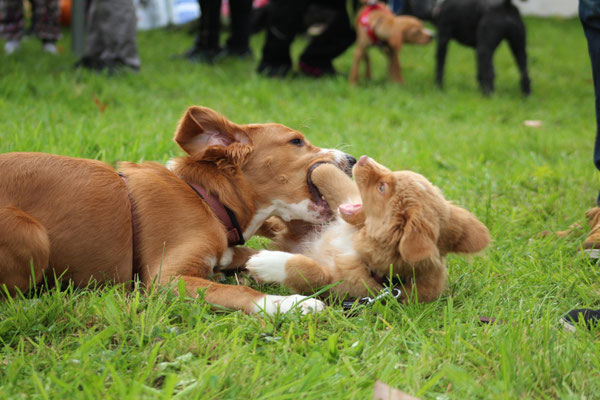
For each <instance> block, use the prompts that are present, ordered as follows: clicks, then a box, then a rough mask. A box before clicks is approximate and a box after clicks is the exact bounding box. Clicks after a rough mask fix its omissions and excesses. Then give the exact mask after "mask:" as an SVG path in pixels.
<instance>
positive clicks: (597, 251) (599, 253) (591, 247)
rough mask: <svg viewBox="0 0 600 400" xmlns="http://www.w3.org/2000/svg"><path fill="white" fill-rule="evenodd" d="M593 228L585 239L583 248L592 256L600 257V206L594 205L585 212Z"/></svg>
mask: <svg viewBox="0 0 600 400" xmlns="http://www.w3.org/2000/svg"><path fill="white" fill-rule="evenodd" d="M585 217H586V218H587V220H588V224H589V226H590V228H591V230H590V233H589V235H588V236H587V237H586V238H585V240H584V241H583V245H582V246H583V248H584V250H585V252H586V253H587V254H588V255H589V256H590V257H591V258H600V208H599V207H594V208H592V209H590V210H588V211H587V212H586V213H585Z"/></svg>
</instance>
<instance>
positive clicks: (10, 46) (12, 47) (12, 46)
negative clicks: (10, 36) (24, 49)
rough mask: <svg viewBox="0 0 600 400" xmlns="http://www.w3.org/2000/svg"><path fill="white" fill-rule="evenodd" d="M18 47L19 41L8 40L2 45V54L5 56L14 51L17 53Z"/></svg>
mask: <svg viewBox="0 0 600 400" xmlns="http://www.w3.org/2000/svg"><path fill="white" fill-rule="evenodd" d="M20 46H21V41H20V40H9V41H7V42H6V43H4V52H5V53H6V54H7V55H9V54H12V53H14V52H15V51H17V50H18V49H19V47H20Z"/></svg>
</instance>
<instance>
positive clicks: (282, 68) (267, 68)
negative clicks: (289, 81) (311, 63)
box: [256, 61, 292, 78]
mask: <svg viewBox="0 0 600 400" xmlns="http://www.w3.org/2000/svg"><path fill="white" fill-rule="evenodd" d="M290 69H292V65H291V64H287V63H286V64H271V63H268V62H265V61H261V62H260V64H258V68H256V72H258V73H259V74H260V75H262V76H266V77H267V78H285V77H286V75H287V74H288V72H290Z"/></svg>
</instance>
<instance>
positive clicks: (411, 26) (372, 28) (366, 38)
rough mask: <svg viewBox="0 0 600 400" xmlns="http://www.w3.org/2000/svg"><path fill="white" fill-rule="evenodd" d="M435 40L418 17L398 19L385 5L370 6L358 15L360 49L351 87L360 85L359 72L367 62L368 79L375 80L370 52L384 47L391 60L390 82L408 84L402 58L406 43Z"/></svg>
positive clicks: (357, 42)
mask: <svg viewBox="0 0 600 400" xmlns="http://www.w3.org/2000/svg"><path fill="white" fill-rule="evenodd" d="M432 39H433V33H432V32H431V31H429V30H428V29H425V27H424V26H423V22H421V21H420V20H419V19H417V18H415V17H410V16H405V15H402V16H396V15H394V13H392V11H390V10H389V9H388V8H387V6H386V5H385V3H377V4H375V5H366V6H364V7H362V8H361V9H360V10H359V12H358V17H357V19H356V47H355V48H354V59H353V62H352V69H351V70H350V83H351V84H356V83H357V82H358V69H359V64H360V61H361V60H364V61H365V65H366V71H365V77H366V79H371V61H370V59H369V53H368V52H367V50H368V48H369V47H370V46H373V45H381V48H382V50H383V51H384V53H385V54H386V56H387V57H388V70H389V75H390V78H391V79H392V80H393V81H395V82H398V83H402V82H404V79H403V78H402V69H401V67H400V62H399V60H398V56H399V53H400V50H401V49H402V46H403V45H404V43H415V44H427V43H429V42H431V40H432Z"/></svg>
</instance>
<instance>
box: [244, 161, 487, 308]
mask: <svg viewBox="0 0 600 400" xmlns="http://www.w3.org/2000/svg"><path fill="white" fill-rule="evenodd" d="M353 171H354V176H355V179H356V185H357V187H358V190H359V192H360V197H361V198H362V205H361V204H357V203H350V204H341V205H340V206H339V212H340V218H337V219H336V220H334V221H333V222H332V223H330V224H329V225H327V226H326V227H324V228H323V230H322V231H320V232H314V233H312V234H309V235H308V236H305V237H304V239H303V240H301V242H300V244H299V246H298V247H296V250H298V253H300V254H292V253H287V252H282V251H268V250H264V251H261V252H259V253H258V254H257V255H254V256H252V257H251V258H250V260H249V261H248V263H247V269H248V270H249V271H250V272H251V273H252V274H253V275H254V276H255V277H256V278H257V279H258V280H260V281H264V282H277V283H280V284H283V285H285V286H287V287H290V288H291V289H293V290H295V291H297V292H301V293H311V292H314V291H315V290H316V289H317V288H319V287H322V286H325V285H328V284H332V283H335V282H341V283H340V284H338V285H337V286H334V287H333V288H332V289H331V292H332V293H334V294H336V295H338V296H340V297H343V296H346V295H349V296H351V297H362V296H367V295H369V293H370V292H371V293H375V292H377V291H379V290H380V289H382V288H383V285H382V283H383V282H384V281H385V279H386V277H389V273H390V265H392V266H393V271H392V273H393V275H394V277H398V278H400V279H401V280H402V281H403V288H402V292H403V293H402V300H403V301H407V300H408V299H410V298H411V296H413V295H415V297H416V298H418V300H419V301H422V302H427V301H432V300H435V299H437V298H438V297H439V296H440V294H441V293H442V291H443V289H444V287H445V283H446V275H447V272H446V265H445V258H446V254H447V253H450V252H457V253H474V252H478V251H480V250H482V249H483V248H484V247H485V246H486V245H487V244H488V242H489V240H490V237H489V233H488V230H487V228H486V227H485V226H484V225H483V224H482V223H481V222H479V221H478V220H477V219H476V218H475V217H474V216H473V215H472V214H471V213H469V212H468V211H466V210H465V209H463V208H460V207H457V206H455V205H453V204H451V203H450V202H448V201H447V200H445V199H444V198H443V196H442V194H441V192H440V191H439V189H437V188H436V187H434V186H433V185H432V184H431V183H430V182H429V181H428V180H427V179H425V178H424V177H423V176H422V175H419V174H416V173H414V172H410V171H398V172H392V171H390V170H388V169H387V168H385V167H383V166H381V165H379V164H377V163H376V162H375V161H373V160H371V159H369V158H368V157H366V156H363V157H361V159H360V160H359V161H358V163H357V164H356V165H355V166H354V170H353ZM312 179H313V181H314V182H315V184H316V185H317V187H318V188H319V190H321V192H322V193H323V195H324V196H325V198H326V199H327V200H328V201H330V205H331V206H334V205H335V204H336V203H339V201H345V200H346V199H351V200H352V199H355V198H356V192H355V189H353V188H352V187H353V186H354V185H353V184H352V181H351V180H350V179H349V178H347V177H345V176H343V174H340V173H338V172H337V171H336V169H335V168H333V167H330V168H327V169H326V168H325V167H319V168H318V169H316V170H315V171H314V173H313V177H312ZM341 182H344V183H345V185H346V187H347V188H349V189H340V188H341V187H342V183H341ZM332 184H333V185H332ZM328 188H332V189H333V191H335V192H336V193H334V192H333V191H329V190H328ZM280 236H283V237H286V233H283V234H282V235H280ZM283 244H284V247H285V246H287V248H288V249H290V246H289V244H290V242H289V241H287V242H286V241H284V242H283Z"/></svg>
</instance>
